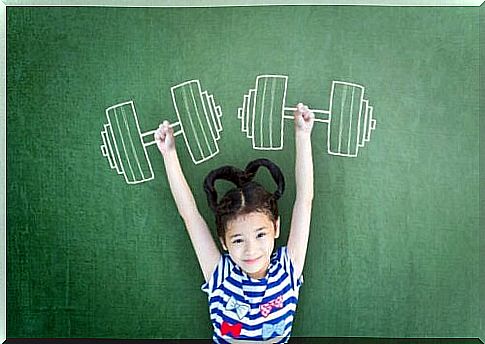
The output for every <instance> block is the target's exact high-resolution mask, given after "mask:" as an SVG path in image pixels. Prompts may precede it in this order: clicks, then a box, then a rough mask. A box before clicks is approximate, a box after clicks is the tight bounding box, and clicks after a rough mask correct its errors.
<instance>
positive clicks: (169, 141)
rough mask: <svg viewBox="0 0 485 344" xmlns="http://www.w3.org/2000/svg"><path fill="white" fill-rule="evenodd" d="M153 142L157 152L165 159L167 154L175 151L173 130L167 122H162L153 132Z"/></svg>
mask: <svg viewBox="0 0 485 344" xmlns="http://www.w3.org/2000/svg"><path fill="white" fill-rule="evenodd" d="M155 142H156V143H157V147H158V150H159V151H160V153H162V155H163V156H164V157H165V156H166V155H167V154H168V153H170V152H172V151H175V138H174V136H173V129H172V128H171V127H170V123H169V122H168V121H163V123H162V124H160V126H159V127H158V129H157V130H156V131H155Z"/></svg>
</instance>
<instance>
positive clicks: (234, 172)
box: [204, 166, 245, 211]
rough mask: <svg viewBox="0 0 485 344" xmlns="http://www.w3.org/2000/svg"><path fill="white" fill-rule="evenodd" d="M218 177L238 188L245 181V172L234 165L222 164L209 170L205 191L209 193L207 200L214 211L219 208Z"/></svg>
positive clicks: (205, 181)
mask: <svg viewBox="0 0 485 344" xmlns="http://www.w3.org/2000/svg"><path fill="white" fill-rule="evenodd" d="M218 179H223V180H227V181H230V182H232V183H234V184H235V185H236V186H237V187H238V188H239V187H241V185H242V184H243V183H244V181H245V177H244V172H243V171H242V170H240V169H238V168H236V167H234V166H222V167H220V168H218V169H216V170H213V171H211V172H209V174H208V175H207V177H205V179H204V191H205V193H206V195H207V202H208V203H209V206H210V207H211V209H212V210H213V211H216V209H217V191H216V189H215V182H216V180H218Z"/></svg>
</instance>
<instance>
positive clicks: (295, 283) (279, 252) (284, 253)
mask: <svg viewBox="0 0 485 344" xmlns="http://www.w3.org/2000/svg"><path fill="white" fill-rule="evenodd" d="M272 260H273V261H274V262H278V263H279V265H280V269H282V270H283V271H285V272H286V273H287V274H288V276H289V279H290V280H291V285H292V288H294V289H296V288H299V287H300V286H301V284H302V283H303V275H300V276H296V274H295V268H294V264H293V260H292V257H291V256H290V254H289V251H288V247H287V246H281V247H278V248H277V249H276V250H275V252H274V253H273V256H272Z"/></svg>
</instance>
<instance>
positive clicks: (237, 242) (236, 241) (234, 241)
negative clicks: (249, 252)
mask: <svg viewBox="0 0 485 344" xmlns="http://www.w3.org/2000/svg"><path fill="white" fill-rule="evenodd" d="M242 242H243V240H242V239H236V240H233V241H232V243H233V244H241V243H242Z"/></svg>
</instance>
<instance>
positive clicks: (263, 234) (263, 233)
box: [257, 232, 266, 238]
mask: <svg viewBox="0 0 485 344" xmlns="http://www.w3.org/2000/svg"><path fill="white" fill-rule="evenodd" d="M264 236H266V232H261V233H258V235H257V237H258V238H262V237H264Z"/></svg>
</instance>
